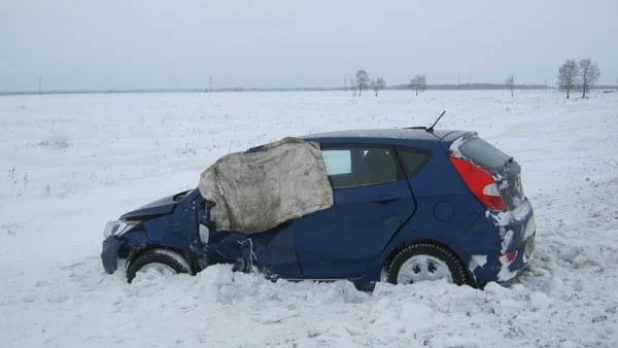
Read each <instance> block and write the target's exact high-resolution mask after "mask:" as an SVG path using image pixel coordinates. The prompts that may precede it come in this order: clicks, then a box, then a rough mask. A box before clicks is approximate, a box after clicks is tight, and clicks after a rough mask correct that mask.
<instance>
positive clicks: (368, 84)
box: [351, 70, 427, 97]
mask: <svg viewBox="0 0 618 348" xmlns="http://www.w3.org/2000/svg"><path fill="white" fill-rule="evenodd" d="M351 82H352V83H351V88H352V92H353V95H354V96H359V97H360V96H361V95H362V94H363V91H364V90H367V88H371V89H373V91H374V92H375V96H376V97H377V96H378V94H379V93H380V91H381V90H383V89H384V87H386V81H384V79H383V78H381V77H378V78H376V79H375V80H371V79H370V78H369V74H367V72H366V71H365V70H358V71H357V72H356V74H355V75H354V78H353V79H352V81H351ZM409 87H410V89H411V90H413V91H415V93H416V95H417V96H418V92H419V91H424V90H425V89H427V79H426V78H425V75H422V74H417V75H415V76H414V77H413V78H412V79H410V84H409Z"/></svg>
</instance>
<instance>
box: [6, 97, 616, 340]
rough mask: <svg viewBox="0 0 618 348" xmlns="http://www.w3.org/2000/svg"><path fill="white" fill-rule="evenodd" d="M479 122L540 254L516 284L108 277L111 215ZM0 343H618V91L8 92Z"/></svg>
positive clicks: (213, 274)
mask: <svg viewBox="0 0 618 348" xmlns="http://www.w3.org/2000/svg"><path fill="white" fill-rule="evenodd" d="M443 109H447V114H446V116H445V117H444V118H443V119H442V121H441V122H440V123H439V125H438V128H445V129H447V128H450V129H462V130H475V131H478V132H479V135H480V136H482V137H483V138H485V139H487V140H489V141H490V142H492V143H494V144H495V145H497V146H498V147H499V148H501V149H502V150H503V151H505V152H506V153H508V154H510V155H512V156H514V157H515V159H516V160H517V161H518V162H519V163H520V164H521V165H522V168H523V180H524V188H525V192H526V194H527V195H528V197H529V199H530V200H531V202H532V204H533V207H534V209H535V214H536V224H537V250H536V252H535V257H534V259H533V260H532V261H531V267H530V269H529V271H527V272H526V273H525V274H524V275H523V276H522V277H521V278H520V279H519V280H518V281H517V282H515V283H514V285H512V286H510V287H503V286H500V285H498V284H495V283H490V284H489V285H488V286H487V287H486V289H485V290H484V291H480V290H474V289H472V288H469V287H457V286H454V285H449V284H446V283H442V282H436V283H421V284H415V285H410V286H393V285H389V284H378V286H377V288H376V290H375V291H374V292H373V293H364V292H359V291H357V290H355V288H354V287H353V286H352V284H350V283H348V282H346V281H338V282H334V283H312V282H298V283H293V282H287V281H279V282H277V283H272V282H270V281H268V280H265V279H263V277H262V276H260V275H259V274H239V273H232V272H231V269H230V267H227V266H216V267H211V268H208V269H207V270H205V271H203V272H202V273H201V274H198V275H197V276H194V277H192V276H187V275H181V276H169V275H168V276H164V275H158V274H154V273H148V272H146V273H145V274H142V275H138V277H137V278H136V280H135V281H134V283H133V284H131V285H129V284H127V283H126V282H125V280H124V274H123V272H116V273H115V274H113V275H107V274H105V273H104V271H103V268H102V266H101V263H100V260H99V253H100V251H101V250H100V248H101V241H102V238H103V237H102V230H103V227H104V225H105V222H106V221H107V220H110V219H115V218H117V217H118V216H119V215H120V214H122V213H123V212H125V211H127V210H130V209H133V208H136V207H137V206H139V205H141V204H143V203H147V202H148V201H151V200H154V199H157V198H159V197H161V196H164V195H168V194H171V193H175V192H178V191H180V190H184V189H189V188H193V187H195V186H196V185H197V183H198V180H199V173H200V172H201V171H202V170H203V169H204V168H206V167H207V166H208V165H209V164H211V163H212V162H213V161H214V160H216V159H217V158H218V157H220V156H221V155H223V154H225V153H228V152H230V151H239V150H244V149H246V148H248V147H251V146H256V145H259V144H262V143H266V142H269V141H272V140H277V139H280V138H282V137H284V136H287V135H302V134H308V133H312V132H322V131H329V130H342V129H349V128H360V129H364V128H385V127H404V126H414V125H429V124H431V123H432V121H433V120H434V119H435V118H436V117H437V116H438V115H439V114H440V112H441V111H442V110H443ZM0 139H1V142H0V154H1V156H0V170H1V171H2V172H1V173H0V174H1V176H0V279H1V283H0V347H5V348H6V347H267V346H268V347H497V346H501V347H517V346H521V347H615V346H616V344H617V343H618V291H617V289H618V204H617V203H618V200H617V198H616V197H617V196H618V159H617V156H616V153H617V151H618V93H608V94H603V93H592V94H591V96H590V98H589V99H586V100H581V99H571V100H565V99H564V96H563V94H561V93H557V92H553V91H534V92H523V91H522V92H516V93H515V98H513V99H511V97H510V95H509V93H507V92H505V91H492V92H487V91H474V92H472V91H461V92H437V91H428V92H426V93H423V94H421V95H420V96H419V97H413V96H412V94H411V93H410V92H405V91H401V92H389V91H387V92H383V93H381V94H380V96H379V97H378V98H375V97H372V96H369V95H367V96H363V97H362V98H354V97H351V96H344V94H343V92H304V93H303V92H294V93H292V92H289V93H288V92H285V93H284V92H280V93H215V94H181V93H176V94H174V93H170V94H100V95H95V94H90V95H45V96H4V97H0Z"/></svg>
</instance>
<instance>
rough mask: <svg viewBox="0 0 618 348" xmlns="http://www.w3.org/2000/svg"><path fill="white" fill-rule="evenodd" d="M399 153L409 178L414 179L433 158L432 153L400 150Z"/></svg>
mask: <svg viewBox="0 0 618 348" xmlns="http://www.w3.org/2000/svg"><path fill="white" fill-rule="evenodd" d="M397 153H398V154H399V159H400V160H401V164H402V165H403V170H404V172H405V173H406V176H407V177H412V176H414V175H416V174H417V173H418V172H420V171H421V169H423V167H424V166H425V164H427V162H429V159H430V158H431V152H429V151H423V150H413V149H406V148H398V149H397Z"/></svg>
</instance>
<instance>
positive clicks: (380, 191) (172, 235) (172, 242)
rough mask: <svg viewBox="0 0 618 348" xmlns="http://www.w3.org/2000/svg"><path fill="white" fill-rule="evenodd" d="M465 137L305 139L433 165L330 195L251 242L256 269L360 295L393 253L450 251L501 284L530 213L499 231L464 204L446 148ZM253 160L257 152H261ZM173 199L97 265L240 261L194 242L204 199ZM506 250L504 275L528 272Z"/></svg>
mask: <svg viewBox="0 0 618 348" xmlns="http://www.w3.org/2000/svg"><path fill="white" fill-rule="evenodd" d="M468 133H470V132H461V131H435V132H434V133H429V132H425V131H422V130H414V131H412V130H407V129H397V130H387V131H385V130H377V131H356V132H355V131H348V132H341V133H330V134H325V135H312V136H306V137H304V138H305V140H309V141H317V142H319V143H321V144H322V145H333V146H336V145H342V144H345V145H350V144H361V145H362V144H365V145H369V144H371V145H387V146H393V147H403V148H412V149H424V150H428V151H431V152H432V153H433V154H434V155H433V156H431V159H430V160H429V162H428V163H427V164H426V165H425V167H424V168H423V169H422V170H421V171H420V172H419V173H417V174H416V175H414V176H412V177H410V178H405V179H402V180H399V181H397V182H394V183H390V184H381V185H374V186H366V187H360V188H350V189H341V190H335V191H334V200H335V205H334V206H333V207H331V208H329V209H327V210H324V211H319V212H316V213H314V214H311V215H308V216H305V217H302V218H299V219H296V220H293V221H291V222H288V223H285V224H282V225H281V226H278V227H276V228H275V229H273V230H271V231H267V232H264V233H259V234H254V235H252V236H251V240H252V243H253V251H254V255H253V256H254V258H255V264H256V266H257V267H258V268H259V269H260V271H262V272H264V273H265V274H268V275H270V276H272V277H273V278H286V279H349V280H351V281H353V282H354V283H355V285H356V286H357V287H358V288H359V289H364V290H370V289H371V288H372V287H373V285H374V284H375V282H377V281H379V280H380V275H381V272H382V269H383V266H384V265H385V263H386V262H388V260H389V259H390V258H392V257H393V255H394V254H395V253H396V251H398V250H400V249H401V248H402V247H403V246H405V245H408V244H410V243H413V242H419V241H431V242H434V243H438V244H441V245H443V246H444V247H446V248H448V249H450V250H452V251H453V252H454V253H455V254H456V255H457V256H458V257H459V258H460V259H461V260H462V262H463V263H464V264H465V265H468V264H470V261H471V259H472V257H473V256H474V255H485V257H486V260H487V261H486V263H485V264H484V265H481V266H479V267H476V268H474V269H470V271H471V273H472V274H473V275H474V278H475V280H476V283H477V285H478V286H480V287H482V286H484V285H485V284H486V283H487V282H489V281H495V280H498V273H499V272H500V271H501V268H503V267H504V265H503V264H502V263H501V262H500V257H501V256H502V254H503V251H504V250H501V243H503V240H501V231H503V229H504V228H509V229H511V230H514V231H516V235H517V237H519V236H523V234H524V233H525V228H526V222H527V221H529V220H530V219H531V218H532V214H533V213H532V210H530V212H529V214H528V216H526V217H525V218H523V219H522V220H521V221H518V222H517V221H516V222H514V223H513V224H512V225H511V226H497V225H496V224H495V222H493V221H492V219H491V218H490V217H488V216H486V215H487V212H486V208H485V207H484V206H483V205H481V204H480V202H479V201H478V200H477V199H476V198H475V197H474V196H473V195H472V194H470V192H469V190H468V188H467V187H466V186H465V184H464V183H463V182H462V180H461V178H460V177H459V176H458V174H457V173H456V171H455V170H454V169H453V167H452V165H451V163H450V162H449V160H448V156H446V155H445V154H446V152H447V149H448V147H449V145H450V143H451V142H452V141H453V140H455V139H456V138H458V137H461V136H462V135H464V134H468ZM440 139H441V140H440ZM253 151H259V147H258V148H255V149H253ZM177 196H178V195H175V196H170V197H165V198H163V199H160V200H158V201H155V202H153V203H150V204H148V205H146V206H144V207H142V208H140V209H138V210H136V211H133V212H129V213H127V214H125V215H123V216H122V217H121V218H123V219H127V220H131V219H135V218H144V216H145V217H147V219H146V220H145V221H144V222H142V223H141V224H139V225H138V226H136V227H135V228H134V230H132V231H130V232H128V233H126V234H125V235H124V236H122V237H120V238H117V237H110V238H108V240H106V241H104V248H103V253H102V255H101V257H102V261H103V264H104V268H105V270H106V271H107V272H109V273H111V272H113V271H114V270H115V268H116V267H115V266H114V262H115V258H116V257H117V256H118V253H119V250H123V249H128V256H127V257H128V258H129V259H130V258H131V257H132V256H133V255H136V254H138V253H140V252H141V251H143V250H148V249H150V248H168V249H172V250H175V251H177V252H179V253H180V254H182V255H183V256H184V257H185V258H187V260H188V261H189V263H190V264H191V265H192V267H193V272H199V271H200V270H201V267H200V266H199V265H198V263H197V262H196V260H197V259H199V258H204V257H206V258H207V259H208V260H211V261H212V262H211V263H216V262H230V261H233V260H235V259H236V258H238V257H241V253H240V251H239V250H238V248H236V247H235V244H234V243H237V241H235V239H234V238H228V237H227V236H226V232H217V233H215V234H213V235H212V236H211V243H209V245H208V246H207V247H206V248H203V245H202V244H201V242H200V240H199V233H198V226H199V221H200V219H201V218H202V217H203V216H204V214H205V210H204V208H203V207H202V205H203V199H202V198H201V196H200V194H199V192H198V190H197V189H195V190H192V191H189V192H188V193H187V194H186V196H184V197H183V198H182V199H180V200H179V201H176V200H175V199H174V197H177ZM501 229H502V230H501ZM110 239H112V240H117V241H118V243H116V242H115V241H110ZM513 240H514V241H518V242H513V243H512V245H510V246H509V250H508V251H511V250H517V251H518V254H517V258H516V259H515V260H514V261H513V262H511V263H510V264H509V265H508V267H509V268H510V271H514V272H516V271H518V270H521V269H522V268H524V267H525V266H526V262H524V254H525V253H524V249H525V245H524V244H522V243H520V242H519V238H514V239H513ZM226 243H228V244H226ZM230 243H231V244H230ZM117 244H120V245H117Z"/></svg>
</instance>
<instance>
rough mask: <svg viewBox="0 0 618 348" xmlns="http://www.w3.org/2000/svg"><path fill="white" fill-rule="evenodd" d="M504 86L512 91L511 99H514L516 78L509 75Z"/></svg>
mask: <svg viewBox="0 0 618 348" xmlns="http://www.w3.org/2000/svg"><path fill="white" fill-rule="evenodd" d="M504 84H506V86H507V87H508V88H509V89H510V90H511V98H513V87H514V86H515V77H514V76H513V75H509V77H507V78H506V81H504Z"/></svg>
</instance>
